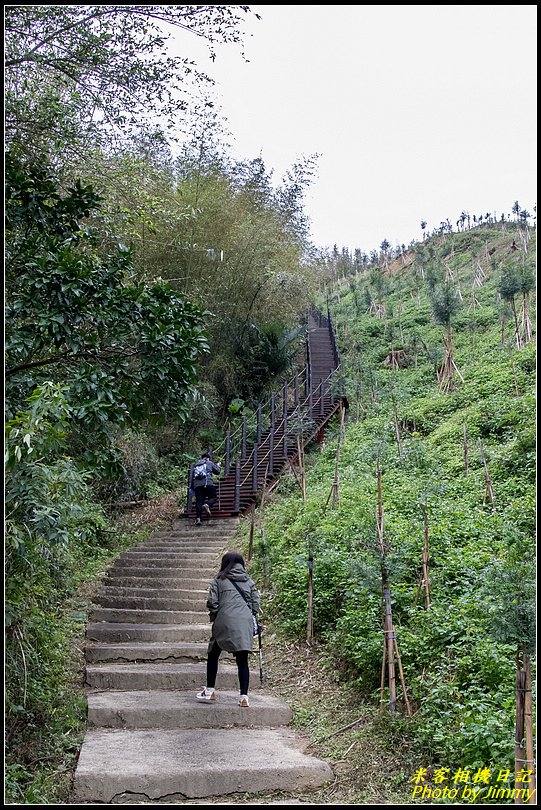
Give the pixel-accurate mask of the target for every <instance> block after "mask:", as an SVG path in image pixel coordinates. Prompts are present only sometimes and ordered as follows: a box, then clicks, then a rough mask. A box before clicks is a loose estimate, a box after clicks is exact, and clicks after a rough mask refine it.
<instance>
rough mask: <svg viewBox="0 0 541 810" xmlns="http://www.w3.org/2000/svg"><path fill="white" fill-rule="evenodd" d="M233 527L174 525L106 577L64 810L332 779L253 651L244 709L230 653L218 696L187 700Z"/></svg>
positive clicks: (89, 647) (232, 522)
mask: <svg viewBox="0 0 541 810" xmlns="http://www.w3.org/2000/svg"><path fill="white" fill-rule="evenodd" d="M237 525H238V519H237V518H229V519H220V520H216V519H212V520H209V521H206V522H205V523H204V524H203V526H201V527H195V526H194V525H193V523H192V521H188V520H182V519H181V520H178V521H176V522H175V523H174V524H173V526H172V528H171V529H170V530H168V531H159V532H155V533H154V534H153V535H152V537H151V538H150V539H149V540H147V541H145V542H144V543H141V544H140V545H139V546H137V547H136V548H134V549H131V550H130V551H127V552H125V553H123V554H122V555H121V556H120V557H119V559H118V560H117V562H116V563H115V564H114V565H113V567H112V568H111V569H110V570H109V572H108V574H107V576H106V578H105V579H104V582H103V587H102V589H101V590H100V592H99V594H98V595H97V597H96V599H95V601H96V603H97V605H99V606H97V607H96V608H95V609H94V611H93V612H92V614H91V616H90V621H89V623H88V626H87V643H86V648H85V657H86V662H87V666H86V683H87V687H88V725H87V731H86V734H85V737H84V740H83V744H82V747H81V752H80V755H79V761H78V764H77V768H76V771H75V775H74V782H73V790H72V796H71V797H70V802H69V803H70V804H96V803H98V804H128V803H134V802H136V803H154V804H155V803H160V802H163V803H172V802H175V801H177V802H178V801H183V800H186V799H195V798H204V797H213V796H214V797H225V796H227V797H229V798H231V797H234V794H236V793H238V794H246V793H250V794H254V796H256V795H257V793H259V792H263V791H265V792H272V791H287V792H289V791H291V792H293V791H300V790H309V789H313V788H316V787H320V786H321V785H323V784H325V783H326V782H328V781H329V780H331V779H332V778H333V775H332V771H331V769H330V767H329V765H328V764H326V763H325V762H322V761H321V760H317V759H315V758H313V757H310V756H307V755H306V754H304V753H303V752H302V750H301V746H300V743H299V740H298V738H297V737H296V735H295V734H294V732H293V731H292V729H290V728H288V724H289V723H290V720H291V717H292V712H291V709H290V708H289V706H287V705H286V704H285V703H283V702H282V701H281V700H280V699H279V698H277V697H276V696H274V695H273V694H272V693H271V692H270V691H269V690H268V689H266V688H265V687H264V686H261V685H260V679H259V665H258V660H257V654H256V655H254V656H253V662H252V670H251V678H250V708H248V709H241V708H240V707H239V706H238V679H237V668H236V664H235V662H234V659H233V657H232V656H229V655H227V654H226V653H223V654H222V657H221V658H220V669H219V672H218V680H217V683H216V687H217V691H218V700H217V701H216V703H215V704H214V705H207V704H200V703H198V702H197V701H196V700H195V693H196V691H197V690H198V689H200V688H201V687H202V686H204V685H205V675H206V654H207V643H208V639H209V637H210V623H209V619H208V613H207V610H206V597H207V591H208V587H209V585H210V582H211V581H212V579H213V578H214V576H216V573H217V572H218V570H219V564H220V559H221V556H222V554H223V553H224V552H225V551H227V550H228V548H230V547H231V546H230V543H231V542H232V536H233V534H234V532H235V530H236V527H237ZM211 803H220V802H211Z"/></svg>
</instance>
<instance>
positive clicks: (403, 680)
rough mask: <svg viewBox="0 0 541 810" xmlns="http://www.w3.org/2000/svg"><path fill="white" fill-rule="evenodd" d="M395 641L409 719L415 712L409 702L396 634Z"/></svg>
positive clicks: (394, 635)
mask: <svg viewBox="0 0 541 810" xmlns="http://www.w3.org/2000/svg"><path fill="white" fill-rule="evenodd" d="M393 639H394V651H395V653H396V657H397V659H398V669H399V672H400V683H401V684H402V691H403V692H404V700H405V702H406V711H407V712H408V717H411V715H412V714H413V712H412V710H411V704H410V702H409V698H408V692H407V689H406V679H405V678H404V670H403V669H402V658H401V657H400V653H399V651H398V641H397V639H396V634H394V633H393Z"/></svg>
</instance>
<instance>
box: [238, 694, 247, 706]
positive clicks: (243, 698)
mask: <svg viewBox="0 0 541 810" xmlns="http://www.w3.org/2000/svg"><path fill="white" fill-rule="evenodd" d="M249 705H250V701H249V700H248V695H241V696H240V700H239V706H242V708H243V709H247V708H248V706H249Z"/></svg>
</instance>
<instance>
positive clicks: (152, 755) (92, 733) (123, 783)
mask: <svg viewBox="0 0 541 810" xmlns="http://www.w3.org/2000/svg"><path fill="white" fill-rule="evenodd" d="M200 708H201V709H205V708H208V707H205V706H202V707H200ZM250 710H251V707H250V709H243V711H245V712H249V711H250ZM332 778H333V775H332V771H331V769H330V767H329V765H328V764H327V763H325V762H323V761H321V760H318V759H316V758H315V757H310V756H307V755H306V754H304V753H303V752H302V751H301V750H300V747H299V743H298V741H297V740H296V738H295V736H294V735H293V734H292V733H291V732H289V731H288V730H286V729H251V728H228V729H216V728H213V729H205V728H197V729H174V730H170V729H164V730H157V729H148V730H147V729H132V730H125V729H123V730H116V729H89V730H88V731H87V733H86V735H85V738H84V741H83V745H82V748H81V752H80V756H79V760H78V764H77V770H76V772H75V777H74V784H73V793H72V798H71V802H70V803H72V804H77V803H109V804H112V803H116V801H117V800H119V801H121V798H120V796H121V794H130V796H131V798H132V800H133V798H134V797H135V796H138V797H143V798H144V799H145V800H150V801H153V800H159V799H160V798H166V797H167V801H171V800H172V799H173V797H175V795H178V796H179V797H187V798H196V797H204V796H225V795H228V794H234V793H248V792H249V793H252V794H253V793H257V792H260V791H269V790H284V791H300V790H306V789H311V788H315V787H320V786H321V785H323V784H325V783H326V782H329V781H330V780H332Z"/></svg>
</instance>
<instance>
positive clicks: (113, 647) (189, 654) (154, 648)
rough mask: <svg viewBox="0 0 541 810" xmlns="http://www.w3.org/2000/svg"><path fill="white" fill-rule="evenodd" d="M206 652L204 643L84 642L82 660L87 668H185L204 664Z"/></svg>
mask: <svg viewBox="0 0 541 810" xmlns="http://www.w3.org/2000/svg"><path fill="white" fill-rule="evenodd" d="M207 650H208V641H191V642H182V641H176V642H175V641H133V642H130V643H128V642H116V643H115V642H113V643H109V642H105V641H102V642H98V643H96V642H88V643H87V644H86V645H85V659H86V661H87V663H90V664H97V663H99V662H102V663H103V662H109V663H112V662H116V663H121V662H126V661H133V662H135V661H137V662H139V663H142V662H146V663H148V662H150V661H161V662H162V663H166V662H168V663H175V664H187V663H190V662H192V661H206V658H207ZM222 657H223V658H224V660H226V659H225V657H224V656H222Z"/></svg>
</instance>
